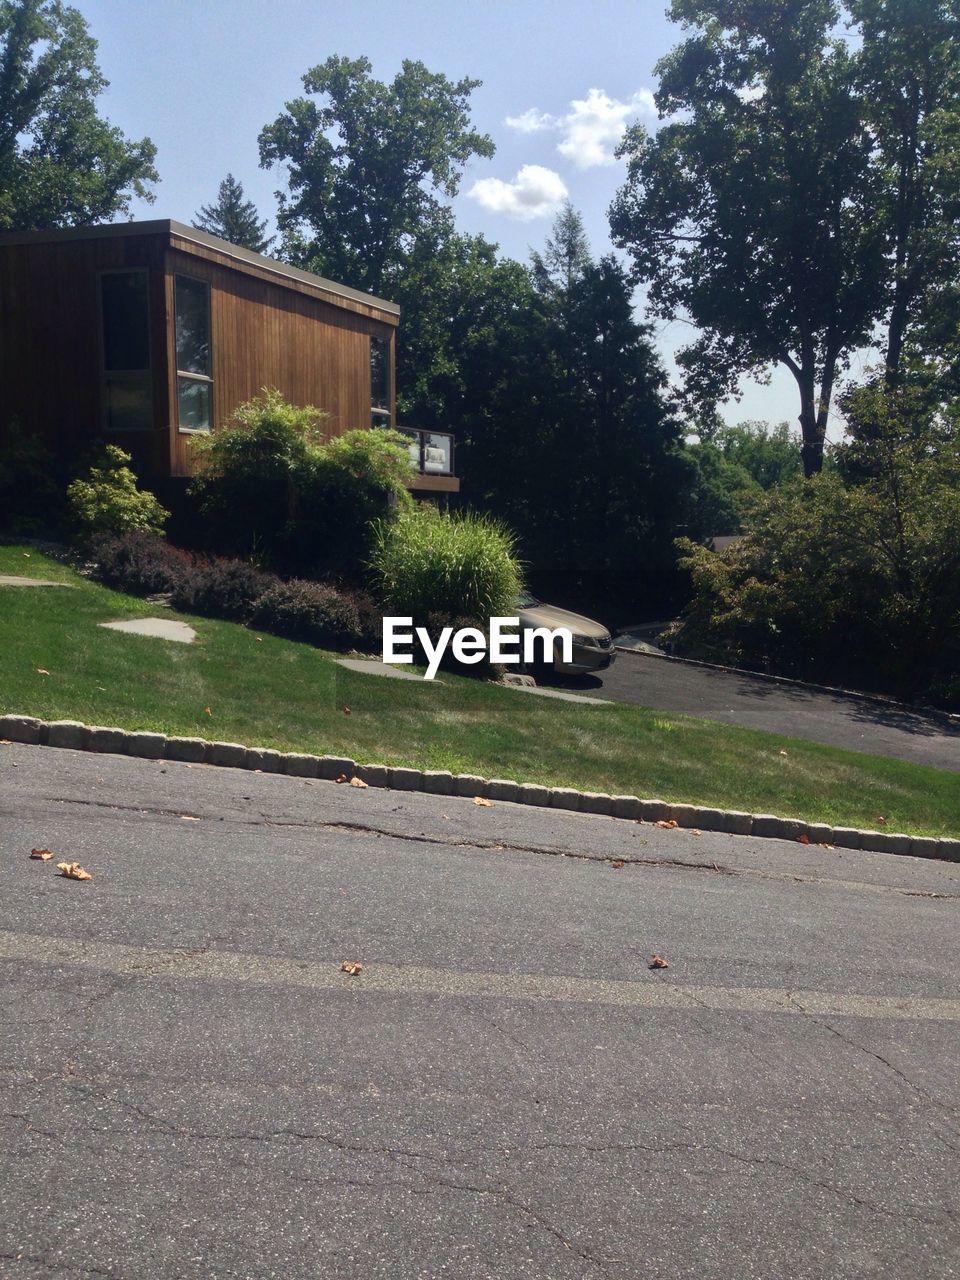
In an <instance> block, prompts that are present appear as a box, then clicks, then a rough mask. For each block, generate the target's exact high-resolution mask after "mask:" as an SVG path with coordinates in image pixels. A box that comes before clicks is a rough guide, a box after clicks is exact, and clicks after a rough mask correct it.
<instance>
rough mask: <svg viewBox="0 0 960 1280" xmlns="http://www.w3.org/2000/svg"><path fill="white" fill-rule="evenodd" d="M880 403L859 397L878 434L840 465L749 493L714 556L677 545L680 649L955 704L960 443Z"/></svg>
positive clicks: (959, 690)
mask: <svg viewBox="0 0 960 1280" xmlns="http://www.w3.org/2000/svg"><path fill="white" fill-rule="evenodd" d="M882 395H883V393H882V392H879V391H878V390H877V389H876V388H874V389H872V390H871V391H870V393H869V395H868V396H867V397H865V398H866V399H867V400H869V401H870V404H871V405H872V409H871V411H872V416H873V422H874V426H875V428H876V430H875V432H874V433H873V434H872V435H871V436H869V437H864V438H861V439H859V440H857V441H855V442H854V443H853V444H850V445H848V446H845V447H844V449H843V450H841V451H840V452H841V457H840V460H839V464H838V470H837V471H835V472H833V473H830V474H824V475H822V476H820V477H818V478H816V479H815V480H812V481H808V482H806V483H805V484H804V485H801V486H797V487H793V488H787V489H781V490H772V491H771V492H770V493H768V494H766V495H764V496H762V497H760V498H758V499H757V500H756V502H755V505H754V508H753V510H752V512H751V513H750V515H749V516H748V518H747V521H746V536H745V537H744V538H743V539H742V540H741V541H740V542H738V543H737V544H736V545H735V546H733V547H731V548H729V549H728V550H727V551H726V552H725V553H724V554H723V555H719V556H718V555H715V554H714V553H713V552H710V551H707V550H705V549H704V548H702V547H697V546H695V545H694V544H692V543H690V542H686V543H685V544H684V546H683V551H684V561H685V565H686V567H687V568H688V569H689V571H690V572H691V574H692V578H693V586H694V598H693V602H692V603H691V605H690V606H689V608H688V610H687V611H686V613H685V614H684V616H683V618H682V619H681V620H680V622H679V623H678V624H677V625H676V626H675V628H674V635H673V639H674V642H675V644H676V646H677V648H678V649H679V650H680V651H681V652H684V653H689V654H694V655H700V656H703V657H708V658H711V659H716V660H719V661H723V662H732V663H734V664H735V665H740V666H746V667H750V668H753V669H757V670H768V671H773V672H776V673H778V674H781V675H788V676H797V677H801V678H805V679H815V680H818V681H827V682H831V683H833V682H840V683H846V684H852V685H854V686H858V687H866V688H872V689H879V690H886V691H892V692H895V693H897V694H898V695H901V696H905V697H914V696H917V695H919V694H923V695H924V696H927V697H931V698H937V699H940V700H946V701H950V700H951V698H952V699H953V701H954V703H956V700H957V697H958V695H960V684H958V676H960V443H958V440H957V437H956V436H955V435H954V436H952V437H951V436H949V435H942V436H941V437H940V439H939V440H938V441H934V439H933V437H932V436H931V434H930V433H929V432H917V430H916V429H915V424H914V423H913V421H912V420H911V419H910V417H909V414H908V413H907V416H904V412H905V411H906V410H907V406H905V405H903V404H900V405H899V407H898V398H897V397H893V396H889V395H887V396H886V397H885V399H884V402H883V404H882V405H881V403H880V400H879V399H878V397H879V396H882ZM860 407H861V411H862V412H866V410H867V405H866V404H865V403H864V399H861V401H860ZM951 690H952V692H951Z"/></svg>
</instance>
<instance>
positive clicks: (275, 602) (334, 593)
mask: <svg viewBox="0 0 960 1280" xmlns="http://www.w3.org/2000/svg"><path fill="white" fill-rule="evenodd" d="M251 621H252V624H253V625H254V626H256V627H260V628H261V629H262V630H263V631H269V632H271V633H272V634H273V635H277V636H284V637H285V638H286V639H288V640H305V641H307V642H308V643H309V644H315V645H319V646H321V647H323V648H334V649H346V648H352V647H353V646H354V645H356V644H358V643H360V641H361V638H362V635H363V623H362V620H361V616H360V610H359V608H358V606H357V602H356V600H355V599H354V598H353V597H352V596H351V595H349V594H347V593H345V592H342V591H338V590H337V588H336V587H332V586H330V585H328V584H327V583H323V582H304V581H301V580H298V579H292V580H291V581H290V582H277V581H275V582H274V583H273V585H272V586H271V587H269V588H268V589H267V590H266V591H265V592H264V593H263V595H261V596H260V598H259V599H258V600H257V603H256V606H255V608H254V611H253V617H252V619H251Z"/></svg>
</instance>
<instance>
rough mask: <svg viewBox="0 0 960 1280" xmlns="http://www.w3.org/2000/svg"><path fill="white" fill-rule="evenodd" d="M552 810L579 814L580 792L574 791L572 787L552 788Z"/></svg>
mask: <svg viewBox="0 0 960 1280" xmlns="http://www.w3.org/2000/svg"><path fill="white" fill-rule="evenodd" d="M550 808H551V809H568V810H571V811H572V812H574V813H577V812H579V809H580V792H579V791H574V790H573V788H572V787H551V788H550Z"/></svg>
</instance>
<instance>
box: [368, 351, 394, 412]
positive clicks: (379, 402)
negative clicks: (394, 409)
mask: <svg viewBox="0 0 960 1280" xmlns="http://www.w3.org/2000/svg"><path fill="white" fill-rule="evenodd" d="M370 406H371V408H373V409H385V410H387V411H389V409H390V349H389V347H388V346H387V341H386V339H385V338H371V339H370Z"/></svg>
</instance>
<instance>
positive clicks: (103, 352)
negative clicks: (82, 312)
mask: <svg viewBox="0 0 960 1280" xmlns="http://www.w3.org/2000/svg"><path fill="white" fill-rule="evenodd" d="M106 276H143V278H144V280H145V282H146V286H147V288H146V323H147V367H146V368H145V369H108V368H107V335H106V330H105V324H104V322H105V320H106V312H105V311H104V306H103V281H104V278H105V277H106ZM150 300H151V299H150V268H149V267H101V268H99V269H98V271H97V346H98V349H99V354H100V424H101V428H102V430H103V432H104V433H105V434H106V435H111V436H121V435H135V436H142V435H145V434H146V433H147V432H149V431H155V430H156V427H157V414H156V404H155V398H154V387H153V373H154V369H155V366H156V361H155V351H154V341H153V325H152V324H151V316H150ZM111 378H114V379H118V378H128V379H130V381H131V382H133V381H134V380H136V381H137V382H139V383H141V384H142V386H143V387H145V388H146V392H147V405H148V408H149V416H150V422H149V425H148V426H146V427H116V426H112V425H111V423H110V399H109V396H108V394H107V390H108V385H109V382H110V379H111Z"/></svg>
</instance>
